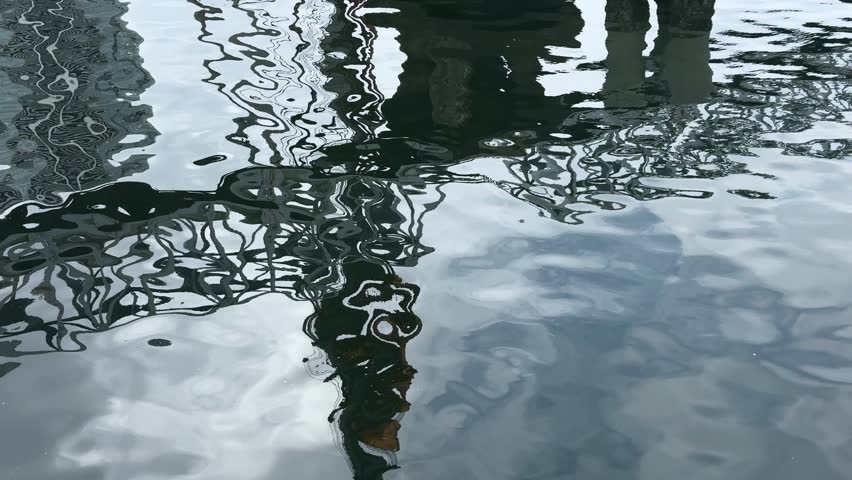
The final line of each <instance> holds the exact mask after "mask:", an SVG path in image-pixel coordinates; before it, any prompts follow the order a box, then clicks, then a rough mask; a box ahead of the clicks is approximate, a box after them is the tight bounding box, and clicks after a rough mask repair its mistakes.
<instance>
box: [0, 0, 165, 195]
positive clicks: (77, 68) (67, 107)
mask: <svg viewBox="0 0 852 480" xmlns="http://www.w3.org/2000/svg"><path fill="white" fill-rule="evenodd" d="M10 5H14V6H13V7H11V8H10V9H9V10H7V11H4V12H3V15H2V18H0V26H2V27H3V29H4V30H5V31H6V32H9V33H11V35H10V38H9V39H7V42H6V43H4V44H3V45H2V46H0V56H2V61H3V64H4V67H3V73H2V74H0V89H2V90H3V92H4V95H9V97H10V99H9V100H11V99H14V100H12V102H14V103H12V102H10V103H12V105H15V104H17V105H15V108H11V109H7V108H4V109H2V110H3V112H2V113H0V116H2V118H0V143H2V144H0V162H2V163H3V164H7V166H8V167H10V168H9V169H6V170H5V171H4V172H3V177H4V178H3V179H2V180H3V181H2V182H0V211H2V210H5V209H6V208H8V207H10V206H12V205H14V204H16V203H19V202H22V201H28V200H31V201H38V202H41V203H49V204H56V203H59V202H60V199H59V195H58V194H59V193H61V192H68V191H76V190H82V189H86V188H92V187H94V186H97V185H100V184H103V183H106V182H109V181H112V180H116V179H118V178H120V177H124V176H127V175H130V174H132V173H136V172H139V171H141V170H145V169H146V168H147V160H148V156H147V155H145V154H138V153H137V154H132V155H129V156H128V158H120V157H122V155H121V152H126V151H128V150H130V149H133V148H136V147H144V146H147V145H150V144H151V143H153V140H154V137H155V136H156V134H157V132H156V131H155V130H154V128H153V127H152V126H151V125H150V124H149V123H148V119H149V118H150V117H151V108H150V107H149V106H147V105H141V104H138V103H134V102H138V101H139V96H140V95H141V94H142V92H143V91H144V90H145V89H147V88H148V87H149V86H151V84H153V79H152V78H151V77H150V76H149V74H148V72H147V71H146V70H145V69H144V68H142V59H141V58H140V57H139V44H140V43H141V41H142V39H141V38H140V37H139V35H137V34H136V33H135V32H134V31H132V30H130V29H128V28H127V24H126V23H125V22H124V21H123V20H122V17H123V16H124V14H125V13H126V11H127V6H126V5H125V3H123V2H120V1H115V0H106V1H103V2H69V1H57V0H44V1H34V2H10ZM7 112H8V113H7Z"/></svg>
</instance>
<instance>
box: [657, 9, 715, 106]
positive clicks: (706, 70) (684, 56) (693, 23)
mask: <svg viewBox="0 0 852 480" xmlns="http://www.w3.org/2000/svg"><path fill="white" fill-rule="evenodd" d="M714 3H715V1H714V0H657V18H658V19H659V24H660V33H659V36H658V37H657V40H656V44H655V46H654V57H655V58H656V60H657V62H658V64H659V68H660V73H659V78H660V79H661V80H662V81H663V82H664V83H665V84H666V86H667V87H668V91H669V95H670V97H671V102H672V103H674V104H688V103H701V102H704V101H706V100H707V99H708V98H709V97H710V95H711V93H712V92H713V72H712V70H710V29H711V28H712V25H713V13H714Z"/></svg>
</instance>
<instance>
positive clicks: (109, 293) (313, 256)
mask: <svg viewBox="0 0 852 480" xmlns="http://www.w3.org/2000/svg"><path fill="white" fill-rule="evenodd" d="M314 174H315V172H314V171H311V170H304V169H285V170H269V169H253V170H251V169H250V170H246V171H242V172H237V173H235V174H233V175H230V176H228V177H226V179H225V180H224V182H223V186H222V188H220V190H219V191H217V192H210V193H200V192H156V191H153V190H151V189H150V188H148V187H146V186H144V185H138V184H132V183H122V184H116V185H113V186H109V187H105V188H102V189H99V190H95V191H92V192H88V193H84V194H81V195H78V196H74V197H73V198H72V199H71V200H70V201H69V202H68V203H66V204H65V205H64V206H63V207H62V208H61V209H59V210H51V209H44V210H39V209H33V208H32V207H22V208H21V209H18V210H13V211H12V212H10V214H9V215H8V217H7V218H6V219H5V220H4V221H2V222H0V223H2V226H0V230H2V231H3V232H4V240H3V241H2V251H3V260H2V261H0V271H2V275H3V278H4V284H3V296H4V300H3V302H2V310H0V312H2V314H3V315H2V318H3V324H2V327H0V331H2V336H3V337H11V336H19V335H22V334H25V333H28V332H32V331H42V332H44V333H45V334H46V338H47V339H48V342H49V344H50V345H51V347H52V348H56V349H66V348H69V347H68V345H66V344H65V343H63V342H64V340H66V339H67V340H69V341H71V342H72V343H71V345H72V346H71V347H70V348H72V349H77V348H82V345H80V343H79V342H78V341H77V340H76V332H78V331H93V330H103V329H107V328H110V327H112V326H116V325H120V324H123V323H126V322H127V321H130V320H132V319H135V318H139V317H141V316H147V315H153V314H157V313H166V312H182V313H185V314H189V315H203V314H205V313H209V312H210V311H212V310H216V309H218V308H221V307H223V306H227V305H233V304H237V303H241V302H244V301H247V300H248V299H250V298H253V297H255V296H257V295H259V294H263V293H266V292H272V291H283V292H288V293H289V294H290V295H292V296H295V297H298V298H304V299H309V300H312V301H314V302H318V301H320V300H321V299H322V298H323V297H324V296H327V295H330V294H333V293H334V292H336V291H337V290H339V289H341V288H342V286H343V284H344V283H345V282H346V279H345V278H344V276H343V274H342V270H341V268H342V266H343V265H344V264H346V263H347V262H350V261H352V260H353V259H358V260H359V261H367V262H374V263H377V264H381V265H387V266H394V265H408V264H411V263H412V262H416V259H417V258H418V257H419V256H421V255H423V254H424V253H427V252H428V251H429V249H428V248H426V247H424V246H423V245H421V244H420V242H419V238H420V235H422V223H421V222H422V215H423V214H424V213H425V212H426V211H428V210H430V209H432V208H434V206H435V204H434V202H435V201H437V198H436V195H437V196H438V198H439V197H440V194H439V192H438V190H436V189H435V188H434V187H428V186H427V185H425V184H424V183H422V182H421V181H419V180H418V179H416V178H412V179H410V180H409V182H408V183H406V182H401V181H399V180H384V179H381V178H373V179H371V178H369V177H363V176H358V177H356V176H347V175H332V176H326V177H315V176H314ZM116 199H128V201H127V202H126V203H124V202H121V201H117V200H116ZM24 217H25V219H24ZM21 353H23V352H21Z"/></svg>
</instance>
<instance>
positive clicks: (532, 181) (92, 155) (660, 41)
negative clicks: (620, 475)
mask: <svg viewBox="0 0 852 480" xmlns="http://www.w3.org/2000/svg"><path fill="white" fill-rule="evenodd" d="M27 3H28V2H15V4H14V5H11V6H9V5H10V4H9V2H6V3H4V4H3V6H4V8H5V10H4V12H3V16H2V18H3V20H2V21H3V23H2V25H0V28H2V30H0V34H2V35H0V41H2V46H3V50H2V52H3V54H2V62H3V64H2V66H3V70H2V72H3V74H2V76H0V87H2V88H3V89H4V92H9V93H11V94H12V95H11V96H10V97H9V98H12V97H14V98H13V99H12V100H8V99H6V98H4V99H3V105H2V108H0V114H2V118H0V120H2V122H3V131H2V135H3V140H4V144H3V145H2V146H0V159H2V162H3V163H2V164H3V165H4V166H5V165H8V166H9V167H10V168H8V169H6V170H3V171H0V175H3V176H4V181H3V183H2V185H0V188H2V189H3V192H2V195H3V197H2V201H0V208H2V209H3V210H4V215H3V216H2V218H0V251H2V257H0V276H1V277H0V288H2V293H0V294H1V295H2V300H0V337H2V338H3V339H4V340H3V341H2V342H0V354H2V355H3V356H4V357H7V358H10V359H15V358H18V359H20V358H22V357H26V356H29V355H34V354H41V353H47V352H51V351H65V352H68V351H77V352H80V351H83V350H85V349H86V346H85V344H84V341H83V340H84V338H85V334H89V333H92V332H100V331H106V330H110V329H113V328H116V327H120V326H123V325H127V324H128V323H131V322H134V321H145V320H144V319H145V317H149V316H152V315H155V314H163V313H182V314H185V315H189V316H199V317H203V316H204V315H208V314H211V313H213V312H216V311H218V310H219V309H221V308H223V307H233V306H237V305H240V304H244V303H246V302H248V301H250V300H252V299H254V298H256V297H258V296H260V295H264V294H267V293H271V292H284V293H286V294H287V295H289V296H290V297H291V298H294V299H297V300H303V301H308V302H311V304H312V305H313V307H314V310H315V311H314V313H313V314H312V315H310V316H309V317H308V318H307V319H305V321H304V326H303V329H304V332H305V334H306V335H307V336H308V337H309V338H310V339H311V340H312V341H313V343H314V345H315V346H316V347H317V348H318V349H319V351H320V354H319V355H318V356H317V357H315V358H314V357H312V358H307V359H305V361H306V364H307V366H308V369H309V371H310V372H311V373H312V374H315V375H316V376H318V377H319V378H322V379H323V380H326V381H334V382H338V384H339V385H340V389H341V391H342V399H341V402H340V404H339V406H338V408H337V409H336V410H335V411H334V412H332V413H331V415H330V416H329V419H330V421H331V422H332V423H333V424H334V425H336V428H337V429H338V432H339V436H340V444H341V446H342V449H343V451H344V452H345V454H346V456H347V458H348V460H349V462H350V465H351V467H352V470H353V473H354V476H355V478H358V479H378V478H382V476H383V475H384V474H385V472H387V471H388V470H390V469H393V468H396V466H397V465H396V458H395V455H394V453H395V452H397V451H399V450H400V448H401V446H400V441H399V438H398V436H399V434H398V431H399V429H400V428H401V425H402V424H401V422H400V419H401V415H402V414H403V413H405V412H406V411H408V410H409V409H410V407H411V405H410V404H409V403H408V400H407V399H406V395H407V392H408V391H409V388H410V386H411V385H412V382H413V379H414V374H415V369H414V367H413V366H412V365H410V364H409V363H408V360H407V358H406V345H407V343H408V342H409V341H410V340H412V339H413V338H414V337H415V336H417V335H418V334H419V333H420V331H421V329H423V328H428V322H429V319H428V318H427V319H425V326H424V322H421V319H420V318H419V317H418V316H417V315H416V314H415V313H414V303H415V301H416V300H417V297H418V295H419V293H420V287H419V286H417V285H414V284H411V283H406V281H405V280H403V279H402V278H400V276H404V274H403V272H401V271H400V270H402V269H404V268H405V267H413V266H415V265H417V264H418V262H419V260H420V259H421V257H423V256H424V255H427V254H431V253H433V249H432V248H430V247H429V246H427V245H424V244H423V243H422V238H423V235H424V229H425V228H426V225H427V223H428V222H427V220H426V218H427V217H426V215H427V213H429V212H432V211H433V210H435V209H436V208H437V207H438V206H439V205H440V204H441V202H443V201H444V200H445V194H444V191H443V186H444V185H447V184H464V183H478V184H485V185H493V186H495V187H497V188H498V189H499V190H501V191H502V192H505V193H506V194H508V195H509V196H510V197H511V198H514V199H517V200H520V201H522V202H524V203H525V204H528V205H530V206H531V207H532V208H534V209H535V211H536V212H537V213H538V214H539V215H540V216H543V217H548V218H552V219H554V220H556V221H559V222H564V223H567V224H581V223H583V218H584V216H585V215H588V214H591V213H594V212H600V211H607V210H621V209H624V208H626V207H627V206H628V205H630V204H631V203H635V202H636V201H649V200H656V199H662V198H671V197H684V198H694V199H707V198H710V197H711V196H712V195H713V192H711V191H704V190H700V189H696V188H682V187H679V186H676V185H679V184H680V183H679V182H681V181H683V180H687V179H705V180H706V179H715V178H721V177H725V176H729V175H734V174H737V175H743V176H750V177H755V178H770V179H771V178H772V176H771V175H770V174H768V173H765V172H753V171H751V170H750V169H749V168H748V167H747V166H746V165H745V164H744V163H742V162H740V161H738V160H736V159H733V158H732V157H733V156H735V155H740V156H748V155H752V153H751V150H752V149H754V148H757V147H764V148H770V147H771V148H779V149H781V150H782V151H783V152H784V153H787V154H795V155H807V156H812V157H822V158H829V159H835V158H841V157H844V156H848V155H849V154H850V153H852V145H850V141H849V139H847V138H839V139H824V138H820V139H811V140H807V141H804V142H798V143H792V142H791V143H789V144H786V143H783V142H781V141H776V140H771V139H768V138H767V137H766V134H767V133H772V132H777V131H794V132H796V131H804V130H806V129H808V128H809V127H811V126H812V125H814V124H815V123H817V122H820V121H839V120H842V119H843V118H844V117H843V114H844V112H849V111H850V110H852V105H850V95H849V85H848V82H847V81H846V79H847V78H848V77H849V73H850V72H849V58H848V55H846V56H844V55H843V54H842V51H841V52H840V53H838V52H836V51H834V50H832V49H831V48H830V47H827V48H826V49H825V50H823V51H821V54H820V55H805V54H799V53H796V54H791V53H790V52H784V53H783V54H782V53H777V54H776V53H765V54H761V55H763V57H762V58H751V57H754V56H756V55H758V54H751V53H743V54H742V57H743V58H741V59H738V60H740V61H742V62H743V63H750V62H751V63H759V64H761V65H765V66H768V67H769V68H771V67H772V66H773V65H776V64H778V63H779V62H780V61H781V60H782V59H783V60H784V63H785V64H789V63H793V64H795V66H796V67H797V68H798V69H797V70H796V72H797V73H794V74H793V75H792V77H791V78H778V79H758V78H751V77H749V76H748V75H739V76H734V77H733V79H732V81H731V82H729V83H726V84H718V85H714V83H713V72H712V71H711V68H710V61H711V51H712V35H711V27H712V25H713V15H714V8H715V5H714V1H712V0H659V1H658V2H657V3H656V12H657V13H656V15H657V24H658V33H657V38H656V40H655V42H654V45H653V49H652V51H651V53H650V55H649V56H645V54H644V51H645V50H646V44H645V38H646V36H647V34H648V32H649V30H650V27H651V25H650V18H651V16H650V5H648V3H647V2H646V1H644V0H642V1H633V0H609V1H607V2H606V19H605V25H606V33H607V38H606V48H607V57H606V60H605V62H603V63H599V64H593V63H587V64H583V65H581V66H580V68H582V69H584V70H589V71H595V70H601V69H606V80H605V82H604V84H603V86H602V89H601V91H600V92H593V93H589V92H580V91H573V92H572V93H569V94H560V95H549V94H547V92H546V91H545V89H544V87H543V86H542V84H541V82H540V77H541V76H542V75H543V74H544V73H545V72H544V64H545V63H546V62H551V61H556V60H557V58H556V57H557V55H556V54H555V53H554V52H555V49H558V48H567V49H576V48H578V47H579V46H580V45H579V42H578V40H577V37H578V36H579V35H580V33H581V32H582V30H583V28H584V21H583V17H582V15H581V11H580V10H579V8H578V7H577V6H576V5H575V4H574V3H573V2H564V1H562V0H546V1H539V2H527V3H529V5H527V4H524V3H519V2H508V1H503V0H500V1H496V2H495V1H491V2H485V1H480V0H475V1H460V0H459V1H454V0H418V1H413V0H412V1H405V0H400V1H390V0H377V1H369V2H363V1H351V2H344V1H342V0H338V1H336V2H321V1H318V0H317V1H310V2H306V1H302V2H296V3H295V6H294V7H293V8H288V9H286V12H285V11H283V10H275V9H274V5H267V4H272V3H274V2H238V1H235V2H214V1H206V0H192V1H191V3H192V4H193V6H194V7H195V8H196V10H195V20H196V21H197V25H198V27H199V30H198V32H193V33H194V34H195V33H197V38H198V40H199V41H200V42H202V43H204V44H207V45H209V46H213V47H215V48H216V51H217V52H218V54H219V55H218V56H217V57H216V58H212V59H206V60H201V59H200V60H199V63H203V66H204V68H205V69H206V71H207V72H208V74H209V75H208V76H207V77H206V78H204V79H203V82H204V83H205V84H207V85H209V86H212V87H213V88H215V89H216V90H218V91H219V92H220V93H221V94H222V95H224V96H225V97H226V98H227V99H228V100H229V101H230V102H232V103H233V104H234V105H235V106H236V107H238V108H239V110H240V112H241V113H240V114H239V115H240V116H239V117H237V118H234V124H235V127H234V130H233V132H229V133H228V134H227V139H228V140H229V141H230V142H231V143H233V144H236V145H239V146H241V147H245V168H243V169H241V170H238V171H234V172H231V173H229V174H227V175H225V176H224V177H222V178H221V179H220V181H219V182H218V185H219V186H218V188H216V189H210V190H209V191H177V190H163V189H158V188H156V187H155V186H152V185H148V184H144V183H139V182H127V181H125V182H121V183H109V182H112V181H114V180H116V179H118V178H119V177H123V176H126V175H129V174H131V173H134V172H137V171H140V170H143V169H145V168H146V160H147V158H146V156H145V154H144V153H142V152H143V150H142V147H144V146H147V145H149V144H151V143H152V142H153V141H154V138H155V136H156V132H155V131H154V129H153V127H152V126H151V125H150V124H149V123H148V119H149V117H150V116H151V111H150V108H149V107H147V106H144V105H142V104H140V103H139V96H140V95H141V93H142V92H143V91H144V90H145V89H147V88H149V87H150V86H151V85H152V82H153V79H151V78H150V77H149V75H148V74H147V72H146V71H145V70H144V69H143V68H142V67H141V59H140V58H139V56H138V45H139V43H140V40H141V39H140V38H139V36H138V35H137V34H135V33H134V32H133V31H131V30H130V29H128V28H127V26H126V25H125V24H124V23H123V21H122V19H121V18H122V15H123V14H124V13H125V6H124V4H123V3H120V2H88V1H84V0H77V1H76V2H71V1H65V2H62V1H56V2H54V1H46V2H40V1H39V2H33V3H30V4H27ZM273 10H274V12H277V13H273ZM282 12H283V13H282ZM230 15H241V16H243V17H245V18H248V19H249V23H250V25H251V27H252V29H251V30H250V31H246V32H241V33H237V34H225V33H222V32H221V31H219V30H218V28H219V26H220V25H222V24H224V23H227V19H228V18H230ZM276 15H278V16H276ZM379 29H393V30H394V31H395V32H397V33H398V36H397V37H396V40H397V42H398V43H399V46H400V47H399V49H400V51H401V52H402V53H404V55H405V61H404V63H403V64H402V66H401V68H402V70H401V73H400V74H399V76H398V82H399V85H398V88H397V89H396V91H395V93H394V94H393V95H392V96H389V97H388V98H385V93H383V92H382V91H381V89H379V88H378V86H377V74H376V69H377V68H378V66H379V65H380V64H381V62H382V61H383V59H382V58H381V56H379V54H378V53H376V50H375V45H376V41H377V38H378V37H377V36H378V32H379ZM263 42H267V44H268V45H269V50H265V49H264V48H262V47H258V46H257V45H259V44H262V43H263ZM814 48H816V47H814ZM54 52H55V53H54ZM749 56H751V57H750V58H746V57H749ZM785 71H786V70H785ZM646 72H650V75H647V73H646ZM596 103H600V104H601V105H597V106H596V105H595V104H596ZM601 106H603V107H605V108H600V107H601ZM131 149H132V150H133V152H132V154H131V155H130V156H129V157H128V158H127V159H123V160H121V161H120V162H118V161H117V160H116V159H117V158H119V157H120V154H121V153H122V152H123V151H124V150H131ZM224 160H225V157H224V156H221V155H212V156H207V157H204V158H195V159H189V158H188V159H181V161H184V162H186V163H194V164H195V165H196V166H198V167H205V166H208V165H212V164H216V163H219V162H222V161H224ZM483 162H488V167H487V168H483V167H482V165H483ZM252 164H255V165H252ZM259 165H265V166H259ZM663 184H665V185H669V186H663ZM671 185H675V186H671ZM70 192H73V193H70ZM729 193H731V194H733V195H738V196H741V197H745V198H747V199H754V200H755V201H761V200H771V199H772V198H773V196H772V195H771V194H769V193H768V192H761V191H756V190H751V189H732V190H730V192H729ZM516 253H517V254H518V255H522V253H523V252H516ZM486 256H488V257H489V258H498V257H507V255H497V254H495V255H486ZM424 288H425V287H424ZM693 303H695V302H693ZM682 308H683V310H687V309H689V308H691V307H682ZM199 321H203V319H201V320H199ZM640 333H641V332H640ZM634 334H635V332H634ZM637 335H638V334H637ZM649 335H652V334H650V333H649ZM151 342H152V343H150V345H151V346H155V347H169V346H171V343H170V341H169V340H167V339H155V340H152V341H151ZM638 343H641V342H638ZM640 346H641V345H640ZM637 348H638V347H637ZM695 348H696V349H699V348H700V346H695ZM778 361H779V362H781V360H778ZM19 365H20V363H18V362H17V361H9V362H6V363H0V377H3V376H5V375H14V374H15V372H14V370H15V369H16V368H17V367H18V366H19ZM667 365H668V364H667ZM670 367H671V368H674V367H672V365H668V366H666V365H663V364H662V362H661V363H660V364H659V365H657V364H655V365H649V366H644V367H641V368H647V369H654V368H661V369H662V368H670ZM625 368H628V367H625ZM630 368H640V367H638V366H631V367H630ZM655 373H659V374H660V375H663V373H660V372H657V371H655ZM668 373H670V372H668ZM668 373H666V374H668ZM556 375H558V372H557V373H555V374H554V376H556ZM543 388H544V387H543ZM543 408H544V407H543ZM552 413H553V417H554V418H555V417H558V416H559V412H558V411H555V412H552ZM601 442H603V443H604V444H606V442H605V441H604V440H601ZM601 448H606V447H605V446H604V447H601ZM625 448H627V447H625ZM631 448H632V447H631ZM627 450H629V448H627ZM631 455H632V454H631ZM628 456H629V455H628ZM702 458H703V460H702V461H706V462H710V463H712V461H713V460H714V459H713V458H704V457H702ZM699 460H701V459H699ZM613 462H614V463H618V460H617V459H616V460H613ZM623 463H625V465H628V467H630V468H633V467H635V465H634V461H633V459H632V457H631V458H630V459H628V460H625V461H624V462H623ZM625 468H627V467H625Z"/></svg>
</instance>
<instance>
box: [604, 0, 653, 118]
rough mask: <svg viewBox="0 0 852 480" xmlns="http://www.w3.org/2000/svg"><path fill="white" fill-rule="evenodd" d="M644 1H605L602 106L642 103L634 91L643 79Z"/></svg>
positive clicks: (646, 20) (646, 25) (646, 17)
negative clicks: (604, 55)
mask: <svg viewBox="0 0 852 480" xmlns="http://www.w3.org/2000/svg"><path fill="white" fill-rule="evenodd" d="M649 17H650V13H649V10H648V2H647V0H607V2H606V30H607V37H606V51H607V56H606V63H607V74H606V80H605V81H604V86H603V96H604V105H606V106H607V107H613V108H629V107H639V106H642V105H644V104H645V100H644V98H643V96H642V94H641V93H640V92H639V91H638V89H639V88H640V87H641V86H642V82H643V81H644V80H645V65H644V60H643V58H642V51H643V50H645V35H646V34H647V33H648V29H649V28H650V23H649Z"/></svg>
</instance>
